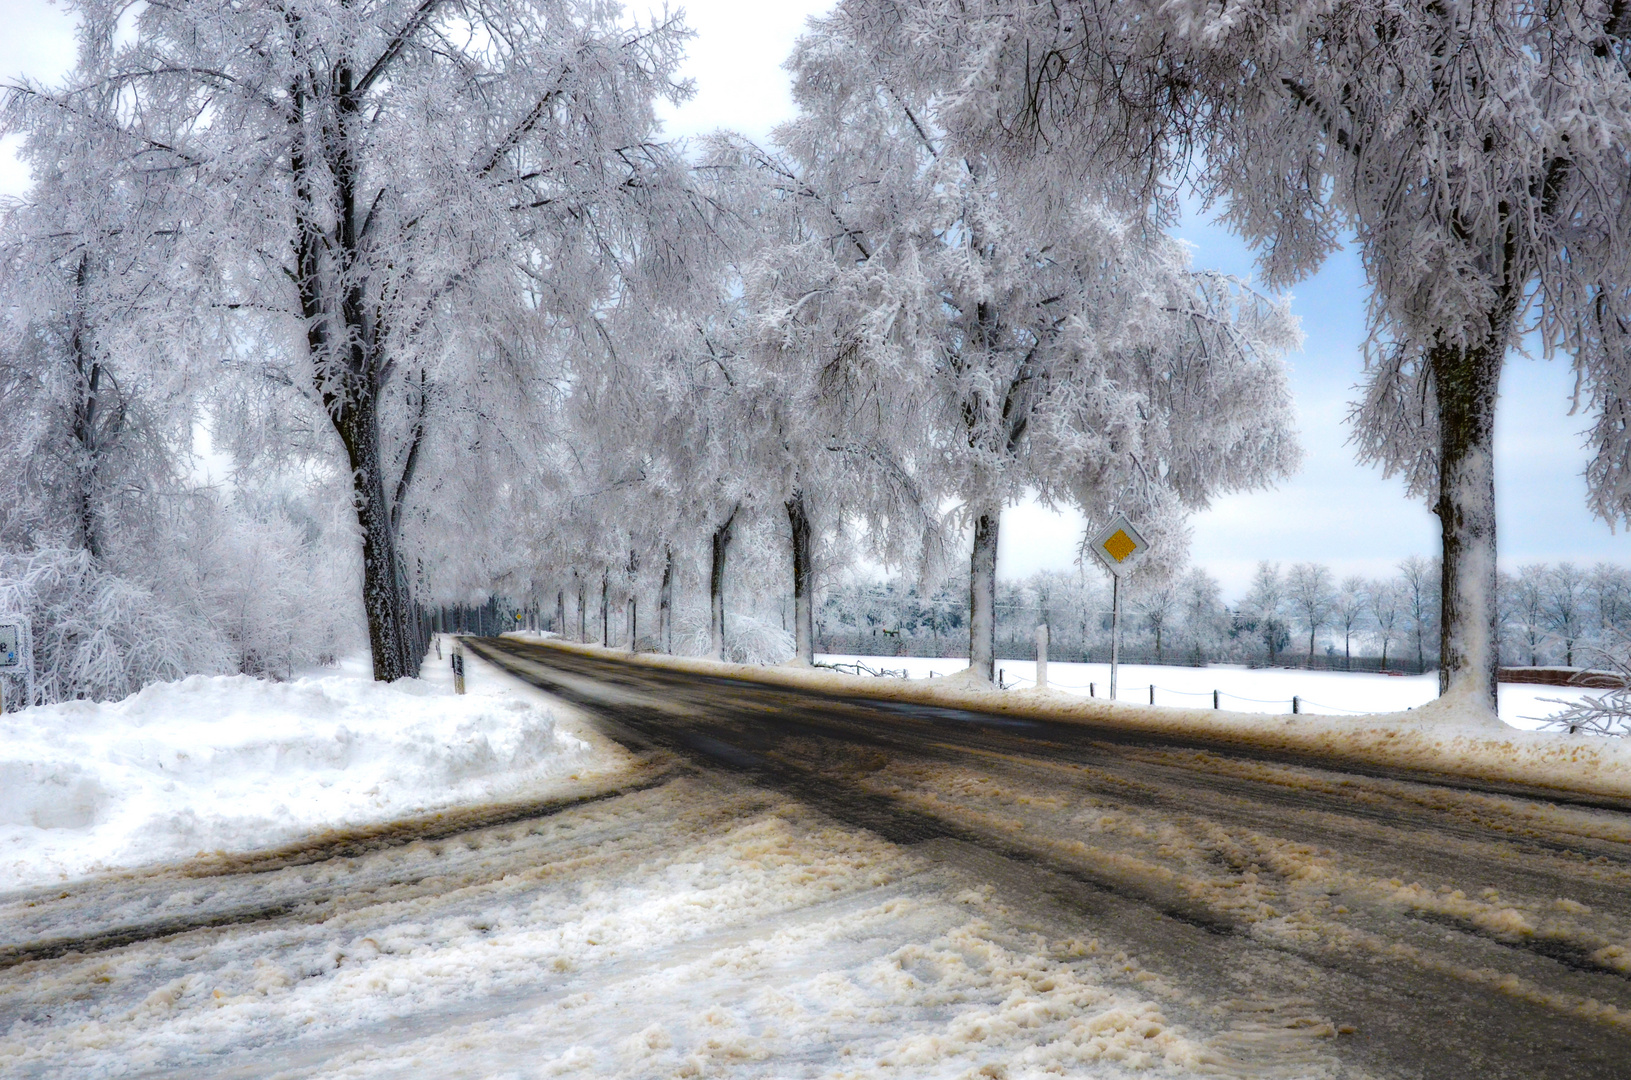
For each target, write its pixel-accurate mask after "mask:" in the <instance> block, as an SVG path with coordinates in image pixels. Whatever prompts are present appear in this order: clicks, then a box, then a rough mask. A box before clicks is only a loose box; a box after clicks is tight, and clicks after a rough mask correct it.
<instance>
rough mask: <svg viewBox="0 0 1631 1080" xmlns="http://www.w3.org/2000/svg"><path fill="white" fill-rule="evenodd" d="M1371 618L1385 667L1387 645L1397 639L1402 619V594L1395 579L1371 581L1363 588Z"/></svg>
mask: <svg viewBox="0 0 1631 1080" xmlns="http://www.w3.org/2000/svg"><path fill="white" fill-rule="evenodd" d="M1365 599H1366V602H1367V604H1368V605H1369V606H1370V613H1371V619H1372V620H1373V621H1374V622H1375V624H1376V640H1377V641H1378V642H1379V643H1380V644H1381V646H1382V667H1383V668H1386V667H1387V651H1388V647H1389V646H1390V645H1392V644H1393V643H1394V642H1395V641H1397V640H1399V634H1400V632H1401V631H1400V624H1401V622H1402V621H1403V619H1404V594H1403V592H1402V591H1401V590H1400V588H1399V584H1398V582H1396V581H1389V580H1382V581H1372V582H1370V583H1369V584H1368V585H1367V586H1366V589H1365Z"/></svg>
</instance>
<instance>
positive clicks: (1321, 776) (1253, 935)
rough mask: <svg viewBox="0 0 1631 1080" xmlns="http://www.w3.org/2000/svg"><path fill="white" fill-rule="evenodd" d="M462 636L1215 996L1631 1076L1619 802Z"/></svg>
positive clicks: (1344, 1042) (1397, 1051)
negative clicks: (1035, 902)
mask: <svg viewBox="0 0 1631 1080" xmlns="http://www.w3.org/2000/svg"><path fill="white" fill-rule="evenodd" d="M475 647H476V648H477V649H478V650H479V651H480V653H481V654H482V655H483V656H486V657H488V658H490V659H492V660H493V661H494V662H497V663H500V664H502V665H504V666H505V667H507V668H508V669H509V670H510V671H512V672H513V673H514V674H516V675H518V676H520V677H521V678H524V679H526V680H527V681H529V682H531V683H533V684H534V685H537V686H539V687H541V688H543V689H546V690H549V691H550V692H552V693H555V694H557V695H559V696H561V697H564V698H566V699H568V700H570V701H572V702H574V703H576V704H578V705H580V706H582V707H585V708H587V709H589V710H592V711H593V712H595V713H596V714H597V715H599V716H601V717H603V718H604V720H605V722H606V723H607V724H608V725H609V728H610V730H612V731H613V732H614V733H615V734H616V736H617V737H618V738H620V739H621V740H622V741H624V742H626V744H628V745H630V746H633V747H642V746H656V747H663V748H666V749H669V750H672V751H675V752H677V753H678V754H680V755H682V756H683V757H685V758H686V759H688V760H690V761H691V762H693V763H695V764H696V765H697V766H699V767H701V768H703V769H705V770H709V771H712V772H717V773H722V774H734V775H735V776H736V777H739V778H746V779H748V780H750V781H751V782H752V783H754V784H757V785H761V786H763V787H767V788H771V789H775V790H777V791H780V792H783V793H786V794H788V795H791V796H793V797H795V798H797V799H799V800H801V801H803V802H805V803H807V804H808V805H810V806H812V807H814V808H816V809H818V810H820V811H821V812H823V813H825V814H827V815H830V816H832V817H834V818H836V819H838V820H840V821H843V822H845V823H848V824H850V825H855V826H860V827H863V828H866V829H869V830H872V831H873V832H875V833H877V834H879V835H881V836H883V837H885V838H887V839H888V840H890V841H892V842H894V843H896V844H902V845H921V844H924V843H925V842H928V841H941V843H939V844H936V845H934V846H935V848H936V849H937V850H938V851H939V852H941V855H940V857H942V858H945V859H948V860H951V861H954V862H960V863H962V864H964V865H965V866H966V867H973V868H977V869H978V872H979V873H981V874H983V875H986V876H988V877H989V878H990V879H991V880H993V881H994V882H997V883H999V884H1000V885H1001V886H1002V887H1004V888H1006V889H1008V890H1009V891H1011V892H1014V893H1020V894H1026V893H1028V894H1031V895H1033V896H1037V897H1039V898H1041V897H1046V898H1047V900H1048V901H1049V902H1051V903H1052V904H1053V905H1054V908H1055V910H1057V911H1059V912H1061V913H1062V915H1061V917H1064V918H1068V919H1073V920H1077V921H1079V923H1080V926H1081V928H1082V932H1083V933H1088V932H1093V933H1099V934H1104V933H1109V934H1111V935H1113V936H1114V937H1115V938H1116V940H1118V941H1119V942H1121V943H1123V947H1124V948H1126V949H1128V950H1129V951H1130V952H1132V953H1134V954H1136V955H1138V956H1139V957H1140V959H1141V961H1142V962H1143V963H1144V965H1145V966H1146V967H1148V968H1151V969H1153V970H1160V971H1164V972H1170V973H1172V974H1173V975H1174V976H1175V977H1179V978H1181V979H1183V980H1184V981H1185V983H1186V984H1188V985H1191V986H1203V987H1206V988H1208V989H1209V991H1210V992H1211V993H1212V994H1214V995H1215V996H1216V997H1217V998H1218V999H1219V1000H1223V999H1231V998H1241V999H1242V1000H1245V1001H1249V1002H1253V1003H1261V1002H1264V1001H1273V1000H1277V999H1279V1000H1284V1001H1295V1002H1298V1003H1299V1005H1300V1007H1301V1010H1302V1011H1303V1012H1306V1013H1309V1014H1312V1015H1320V1016H1323V1017H1328V1018H1330V1020H1331V1023H1332V1025H1333V1027H1334V1028H1335V1030H1336V1032H1337V1034H1336V1035H1335V1036H1334V1045H1335V1047H1336V1052H1337V1053H1338V1054H1339V1056H1341V1057H1342V1058H1343V1059H1344V1060H1346V1061H1350V1062H1352V1063H1353V1064H1354V1065H1355V1066H1356V1067H1359V1068H1362V1069H1364V1070H1365V1071H1367V1072H1370V1073H1373V1074H1375V1075H1378V1076H1400V1077H1417V1076H1420V1077H1485V1078H1493V1077H1514V1078H1517V1077H1542V1076H1544V1077H1552V1078H1556V1077H1603V1078H1609V1077H1627V1076H1631V888H1628V886H1631V812H1628V808H1627V807H1625V806H1619V805H1613V804H1612V803H1611V802H1610V803H1605V802H1603V801H1601V800H1596V801H1594V800H1588V799H1582V800H1578V801H1573V802H1562V803H1560V802H1559V798H1560V797H1559V796H1558V795H1557V794H1556V793H1551V794H1546V793H1541V792H1521V791H1517V790H1514V789H1512V788H1504V789H1502V790H1498V791H1489V790H1479V789H1478V788H1477V787H1476V786H1475V785H1467V784H1464V783H1457V782H1453V781H1448V780H1442V781H1439V782H1434V781H1433V780H1432V779H1431V778H1426V777H1422V776H1419V775H1413V776H1389V775H1377V774H1376V773H1374V772H1372V773H1370V774H1363V775H1362V774H1359V773H1356V772H1353V771H1345V770H1344V769H1342V768H1341V767H1337V766H1333V765H1331V764H1329V763H1326V764H1323V765H1322V764H1321V763H1311V762H1292V761H1287V760H1285V759H1283V758H1281V759H1278V760H1273V759H1269V758H1266V757H1262V756H1254V755H1251V754H1249V753H1246V752H1242V751H1239V750H1228V749H1222V748H1218V747H1206V746H1195V745H1193V744H1190V745H1185V743H1184V741H1182V740H1177V739H1172V738H1167V737H1138V736H1134V735H1129V734H1127V733H1126V732H1123V731H1116V730H1114V729H1111V728H1108V727H1091V726H1084V725H1077V724H1061V723H1049V722H1044V721H1030V720H1024V719H1016V718H1014V717H1011V716H990V715H981V714H978V713H973V712H964V711H961V710H956V709H946V708H940V707H930V706H913V705H908V704H903V703H900V702H894V701H868V700H855V699H841V698H835V697H832V696H828V695H822V694H815V693H807V692H800V691H796V690H790V689H784V688H780V687H772V686H766V685H764V684H758V683H750V682H744V681H739V680H731V679H723V678H717V677H708V676H701V675H693V674H688V673H683V672H677V671H671V670H664V669H660V668H654V667H647V666H642V665H636V664H629V663H623V662H619V661H617V660H613V659H603V658H599V657H592V656H586V655H583V654H581V653H574V652H570V651H567V650H561V649H551V648H549V647H547V646H535V645H527V644H522V643H519V642H514V641H510V640H496V641H495V640H487V641H483V642H478V643H475ZM947 841H949V843H948V842H947ZM1246 990H1250V991H1251V993H1250V994H1249V995H1247V994H1244V993H1243V991H1246ZM1250 1007H1260V1006H1259V1005H1253V1006H1250Z"/></svg>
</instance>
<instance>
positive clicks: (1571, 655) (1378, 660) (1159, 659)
mask: <svg viewBox="0 0 1631 1080" xmlns="http://www.w3.org/2000/svg"><path fill="white" fill-rule="evenodd" d="M967 595H968V590H967V587H966V584H965V583H963V582H962V581H961V580H960V578H958V577H955V576H954V577H949V578H947V579H946V580H945V581H943V582H941V583H939V584H938V585H936V586H934V587H932V588H928V589H924V588H920V587H916V586H913V585H911V584H909V583H907V582H904V581H901V580H898V579H891V580H885V581H852V582H849V583H846V584H843V585H836V586H833V587H831V588H829V589H828V590H827V593H826V597H825V599H824V601H823V603H822V604H821V606H820V607H819V608H818V610H817V614H816V631H817V639H818V643H819V646H820V648H821V650H822V651H823V652H828V653H865V654H872V655H882V656H962V655H966V652H967V649H968V605H967ZM1110 607H1111V604H1110V589H1109V587H1108V585H1107V584H1106V583H1105V582H1104V580H1103V577H1102V575H1101V574H1099V573H1097V572H1092V571H1088V572H1060V571H1041V572H1038V573H1036V574H1033V575H1031V576H1030V577H1028V578H1025V579H1023V580H1019V581H1005V582H1001V583H999V585H998V592H997V647H998V653H999V655H1001V656H1003V657H1007V658H1012V659H1029V658H1031V657H1033V656H1034V655H1035V631H1036V627H1037V626H1039V625H1042V624H1046V625H1047V627H1048V636H1049V650H1048V654H1049V657H1050V658H1052V659H1054V660H1069V661H1087V662H1103V661H1107V660H1108V659H1109V656H1110V627H1111V610H1110ZM1500 610H1501V631H1502V633H1501V662H1502V663H1503V664H1506V665H1513V666H1533V665H1542V664H1562V665H1565V666H1570V667H1573V666H1591V665H1592V664H1593V663H1594V662H1596V659H1595V658H1596V657H1597V656H1598V655H1599V652H1598V651H1599V650H1600V649H1602V648H1605V647H1609V646H1612V645H1614V644H1616V642H1617V641H1618V640H1619V639H1620V636H1621V635H1623V634H1625V633H1626V632H1627V631H1631V570H1628V569H1627V568H1625V567H1620V566H1614V565H1610V564H1607V563H1599V564H1597V565H1596V566H1594V567H1591V568H1589V569H1585V568H1581V567H1577V566H1575V565H1573V564H1571V563H1558V564H1555V565H1547V564H1541V563H1532V564H1529V565H1526V566H1522V567H1519V568H1518V570H1517V572H1516V573H1513V574H1502V575H1501V586H1500ZM1438 618H1439V568H1438V563H1437V561H1436V560H1430V559H1422V558H1414V557H1413V558H1410V559H1406V560H1404V561H1403V562H1401V563H1400V564H1399V567H1398V572H1397V573H1395V574H1394V575H1392V576H1391V577H1387V578H1382V579H1371V578H1363V577H1348V578H1344V579H1342V580H1340V581H1338V580H1337V579H1336V577H1335V575H1333V574H1332V572H1331V570H1330V568H1329V567H1326V566H1323V565H1320V564H1318V563H1296V564H1294V565H1292V566H1290V567H1289V568H1285V569H1282V567H1281V566H1280V564H1278V563H1269V562H1264V563H1260V564H1258V568H1257V572H1256V574H1255V575H1254V576H1253V579H1252V583H1251V586H1250V587H1249V588H1248V589H1247V591H1246V594H1245V596H1243V597H1242V598H1240V600H1239V601H1238V602H1237V603H1235V604H1232V605H1231V604H1226V603H1225V602H1224V601H1223V598H1222V588H1221V586H1220V585H1219V583H1218V581H1217V579H1216V578H1214V577H1213V576H1212V575H1210V574H1208V573H1207V572H1206V571H1205V570H1204V569H1200V568H1195V569H1192V570H1190V571H1189V572H1188V573H1186V574H1184V575H1182V576H1181V577H1177V578H1174V579H1171V580H1168V581H1164V582H1155V583H1147V584H1145V585H1143V586H1142V587H1135V588H1132V589H1130V590H1129V595H1128V596H1127V597H1125V598H1124V602H1123V609H1122V657H1123V659H1124V660H1127V661H1129V662H1139V663H1161V664H1197V665H1198V664H1210V663H1240V664H1249V665H1272V666H1288V667H1317V668H1328V669H1334V670H1353V671H1377V670H1394V671H1406V672H1412V673H1417V672H1422V671H1426V670H1430V669H1432V668H1433V667H1434V666H1435V665H1436V664H1437V662H1438Z"/></svg>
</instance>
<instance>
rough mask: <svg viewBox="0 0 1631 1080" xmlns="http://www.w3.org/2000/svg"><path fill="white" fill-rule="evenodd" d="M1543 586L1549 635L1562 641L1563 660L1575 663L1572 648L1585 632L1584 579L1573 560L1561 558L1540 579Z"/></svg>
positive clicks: (1569, 663)
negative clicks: (1549, 629)
mask: <svg viewBox="0 0 1631 1080" xmlns="http://www.w3.org/2000/svg"><path fill="white" fill-rule="evenodd" d="M1541 583H1542V587H1543V588H1544V589H1545V597H1546V599H1545V604H1546V617H1547V620H1548V621H1549V622H1550V624H1551V632H1552V635H1553V636H1554V637H1555V638H1556V639H1557V640H1558V641H1559V642H1561V643H1562V645H1563V663H1564V665H1565V666H1566V667H1573V666H1574V648H1575V644H1576V643H1577V642H1578V641H1579V640H1580V638H1581V636H1582V635H1583V634H1584V633H1585V632H1586V629H1587V626H1588V623H1587V580H1586V575H1585V574H1584V573H1582V572H1581V570H1580V568H1579V567H1577V566H1575V565H1574V564H1573V563H1569V562H1562V563H1558V564H1557V565H1556V566H1554V567H1552V568H1551V569H1550V570H1548V571H1547V572H1546V574H1545V576H1544V577H1543V578H1542V579H1541Z"/></svg>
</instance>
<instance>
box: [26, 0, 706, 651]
mask: <svg viewBox="0 0 1631 1080" xmlns="http://www.w3.org/2000/svg"><path fill="white" fill-rule="evenodd" d="M75 7H76V9H77V12H78V14H79V15H80V17H81V19H82V28H81V37H82V41H83V43H84V47H83V50H82V60H81V64H80V67H79V68H78V70H77V71H76V72H75V73H74V75H73V77H72V80H71V82H70V84H69V85H68V87H67V88H65V89H62V90H47V89H46V88H43V87H27V88H24V89H22V90H20V91H19V92H17V93H16V94H14V95H13V98H12V105H11V112H10V114H8V115H10V116H11V118H12V119H11V121H10V125H9V126H12V127H13V128H16V127H21V126H25V125H32V126H33V129H34V131H35V133H37V134H38V137H39V138H42V139H44V138H47V137H48V136H47V135H46V134H45V133H44V125H45V121H43V120H40V119H37V118H38V117H41V116H45V115H57V116H66V117H70V118H75V119H76V120H79V121H81V122H82V123H81V124H80V125H79V126H80V127H82V128H91V127H99V128H100V129H102V130H105V131H106V133H107V134H106V136H105V139H104V141H105V142H106V143H108V148H109V152H110V153H113V154H116V155H119V156H120V158H121V159H122V160H124V161H126V162H128V163H129V165H130V167H131V168H132V169H137V170H140V171H141V172H143V173H144V174H145V175H148V176H151V177H158V178H163V179H165V181H166V182H167V183H168V184H170V185H172V188H173V190H172V192H171V193H170V198H171V200H172V203H173V205H174V207H175V211H174V213H175V219H174V221H173V223H172V228H173V230H174V235H173V239H172V243H173V244H174V245H175V248H176V256H175V259H174V261H173V262H172V263H171V270H172V271H173V272H175V273H178V274H181V275H182V276H183V280H182V281H180V282H178V283H177V285H178V287H183V288H190V289H192V290H194V293H195V296H196V298H197V300H198V301H199V302H200V304H201V305H205V306H204V307H203V310H204V311H205V312H207V313H208V315H209V318H208V319H206V320H203V323H204V325H206V326H207V329H208V330H209V332H210V333H211V335H212V336H213V344H214V351H215V355H216V356H224V357H227V358H229V359H234V360H237V359H244V360H245V362H250V361H252V362H254V363H256V364H257V365H259V366H261V367H262V368H264V370H265V374H266V375H267V377H269V378H271V379H274V380H279V381H281V383H282V384H284V385H285V386H286V387H288V388H289V390H290V391H291V392H293V393H295V394H298V396H299V397H300V398H302V399H304V401H305V402H306V403H308V406H309V407H314V408H317V409H320V410H321V411H322V415H324V416H325V417H326V418H327V422H328V425H329V427H330V428H331V429H332V436H331V437H330V438H329V439H328V441H327V443H328V445H327V449H328V451H329V453H331V454H334V455H336V456H338V457H340V459H341V460H343V461H344V463H345V468H346V471H347V473H348V475H349V477H350V479H351V486H352V491H351V500H352V506H353V509H354V512H355V516H356V524H357V529H358V532H359V533H360V537H361V548H362V564H363V590H362V598H363V607H364V610H365V612H366V616H367V624H368V632H369V639H370V646H371V651H372V654H373V663H374V674H375V677H376V678H379V679H394V678H398V677H400V676H403V675H406V674H409V673H411V672H412V671H414V670H415V668H416V664H417V659H418V653H419V651H420V650H422V648H423V642H422V640H419V639H418V635H417V628H416V627H415V625H414V617H413V595H412V594H413V590H414V586H415V581H414V577H415V574H414V570H415V567H414V566H411V565H410V564H409V560H408V558H407V553H406V552H405V551H404V543H403V537H404V531H405V529H406V528H407V526H408V521H407V518H408V517H409V516H410V514H412V513H413V512H414V507H415V495H416V492H418V491H419V490H420V489H421V487H422V486H423V484H422V479H423V478H422V474H421V472H420V469H421V467H422V464H423V461H424V459H425V457H426V456H427V453H428V450H429V448H430V445H431V444H432V443H433V442H435V441H436V440H437V438H438V432H437V431H436V430H434V428H433V423H434V422H435V421H436V420H437V418H438V417H439V416H440V417H445V416H446V415H447V412H446V411H445V410H439V409H438V403H439V402H442V401H446V400H454V401H456V402H457V403H458V404H460V405H462V406H464V407H465V408H466V409H467V410H469V412H473V413H474V414H476V415H477V416H480V421H481V422H483V423H486V424H492V423H494V421H496V420H501V419H504V418H506V417H507V416H508V415H511V414H509V413H508V409H507V407H508V406H510V405H513V404H515V403H517V402H518V401H520V402H522V403H524V402H525V401H526V398H527V390H528V389H529V388H530V386H531V383H532V381H533V380H534V379H535V377H536V375H537V369H538V367H539V365H540V363H541V360H540V356H539V348H540V346H539V343H540V342H541V341H542V340H544V339H545V338H546V337H547V334H545V333H544V332H543V331H544V330H545V329H547V324H548V323H549V321H550V320H553V319H558V318H561V317H563V316H567V317H571V316H578V317H581V316H582V315H583V313H584V312H587V311H588V310H590V309H592V307H593V306H594V304H595V302H596V299H597V297H598V296H599V295H600V292H601V290H602V288H603V286H604V283H605V282H606V280H607V278H608V276H609V274H610V273H611V272H612V266H613V265H614V264H615V262H616V259H617V256H618V255H619V253H620V251H621V250H622V249H623V248H625V247H626V246H627V243H628V240H627V238H628V236H629V235H630V233H631V232H634V231H638V229H639V228H641V227H642V226H643V225H644V224H645V223H647V222H649V221H651V220H654V219H657V218H659V217H662V216H663V215H662V213H661V211H660V208H659V207H658V206H657V203H658V202H660V198H661V194H662V193H663V192H665V191H666V190H668V185H667V183H666V181H665V179H664V176H665V175H666V172H667V170H668V168H669V164H668V162H667V159H666V156H665V154H664V152H663V151H662V150H661V148H660V147H658V146H656V145H654V144H653V141H652V134H653V132H654V130H655V121H654V118H653V114H652V101H653V99H654V98H656V97H658V96H664V95H666V96H669V97H674V96H676V95H678V94H680V93H682V92H683V88H681V87H680V86H679V85H678V84H677V83H676V82H675V81H674V79H673V77H672V71H673V68H674V65H675V63H676V62H677V61H678V58H679V53H678V43H679V41H680V38H681V34H682V31H681V28H680V27H679V25H678V23H677V22H676V21H672V20H670V21H665V22H662V23H659V24H657V25H652V26H633V25H630V24H628V23H626V22H624V21H622V20H621V19H620V18H619V16H618V13H617V12H616V11H614V10H613V9H611V8H610V7H608V6H605V5H581V4H574V3H566V2H557V0H536V2H513V0H504V2H495V3H482V2H476V3H460V4H457V5H454V4H451V3H440V2H438V0H411V2H410V0H380V2H375V3H367V4H351V3H340V2H332V0H312V2H308V3H299V4H295V5H286V4H274V3H265V2H254V0H252V2H250V3H247V4H241V3H234V4H226V3H221V2H218V0H217V2H204V3H195V4H185V5H179V6H177V5H160V4H151V5H145V6H142V7H141V8H140V9H139V10H137V11H136V12H135V15H134V21H133V26H132V27H131V28H130V30H131V33H130V34H129V35H128V40H127V35H124V34H122V33H121V31H120V27H121V19H122V18H123V17H124V16H125V14H126V12H127V8H126V6H125V5H122V4H104V3H100V2H97V0H88V2H85V3H82V4H77V5H75ZM110 96H111V98H112V102H111V116H110V115H108V114H107V110H106V109H104V105H106V104H107V99H108V98H109V97H110ZM99 110H100V111H99ZM39 153H40V154H43V153H45V149H44V148H43V147H42V148H40V150H39ZM198 359H202V358H201V357H198ZM472 390H475V391H476V393H475V394H474V400H471V394H470V393H469V391H472ZM489 409H490V412H489V414H488V415H485V416H481V415H480V414H482V413H483V412H488V410H489ZM469 412H467V414H466V419H467V420H468V419H471V416H470V415H469ZM478 426H479V424H478ZM463 434H464V432H455V433H453V436H454V438H453V441H454V442H455V444H457V443H459V442H462V441H463V440H461V439H459V436H460V435H463ZM464 445H465V446H468V445H469V444H468V442H464ZM419 505H420V507H421V508H423V505H424V504H422V503H421V504H419ZM405 511H406V512H405ZM436 539H443V538H436Z"/></svg>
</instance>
